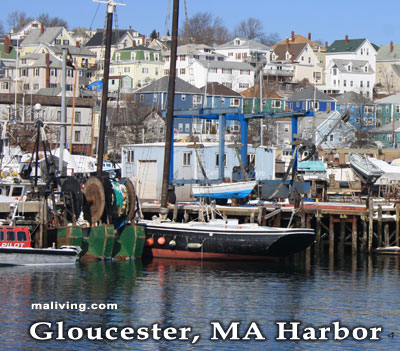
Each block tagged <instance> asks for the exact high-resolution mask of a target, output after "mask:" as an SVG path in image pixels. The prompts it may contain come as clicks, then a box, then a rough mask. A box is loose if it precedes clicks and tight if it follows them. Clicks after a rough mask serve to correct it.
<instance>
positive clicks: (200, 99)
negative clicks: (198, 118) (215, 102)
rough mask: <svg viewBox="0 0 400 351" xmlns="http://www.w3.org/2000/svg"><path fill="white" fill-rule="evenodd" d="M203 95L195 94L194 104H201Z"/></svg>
mask: <svg viewBox="0 0 400 351" xmlns="http://www.w3.org/2000/svg"><path fill="white" fill-rule="evenodd" d="M201 101H202V96H201V95H193V105H201Z"/></svg>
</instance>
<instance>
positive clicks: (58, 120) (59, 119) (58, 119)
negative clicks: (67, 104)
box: [57, 111, 61, 122]
mask: <svg viewBox="0 0 400 351" xmlns="http://www.w3.org/2000/svg"><path fill="white" fill-rule="evenodd" d="M57 122H61V111H57Z"/></svg>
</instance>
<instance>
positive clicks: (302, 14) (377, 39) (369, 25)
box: [0, 0, 400, 46]
mask: <svg viewBox="0 0 400 351" xmlns="http://www.w3.org/2000/svg"><path fill="white" fill-rule="evenodd" d="M1 1H2V2H3V3H2V11H1V13H0V22H2V24H3V27H4V29H5V30H6V31H8V30H9V27H8V24H7V17H8V15H9V14H10V13H12V12H14V11H24V12H25V13H26V14H27V16H29V17H36V16H39V15H40V14H42V13H47V14H48V15H49V16H50V17H59V18H61V19H63V20H65V21H66V22H67V23H68V26H69V29H72V28H75V27H78V26H81V27H87V28H89V27H92V28H93V29H95V28H103V27H104V21H105V9H106V7H105V5H104V4H98V3H94V2H93V0H64V1H61V0H35V1H33V0H1ZM117 2H119V3H124V4H126V6H118V7H117V26H118V28H120V29H128V28H129V26H132V29H135V30H137V31H138V32H140V33H142V34H146V35H147V36H149V35H150V33H151V31H152V30H153V29H155V30H156V31H157V32H160V34H166V31H167V28H170V27H171V20H172V15H170V16H169V15H168V14H169V13H171V11H169V8H170V6H171V8H172V2H173V0H117ZM186 2H187V11H188V16H189V17H191V16H193V15H194V14H196V13H197V12H210V13H211V14H212V15H213V16H215V17H217V16H218V17H220V18H221V19H222V21H223V24H224V25H225V26H226V27H227V28H228V29H229V30H233V29H234V27H235V26H236V25H237V24H238V23H239V22H240V21H242V20H245V19H247V18H249V17H254V18H257V19H259V20H260V21H261V23H262V24H263V26H264V32H265V33H266V34H268V33H278V35H279V37H280V38H281V39H282V40H283V39H285V38H286V37H289V36H290V35H291V32H292V31H294V32H295V33H296V34H302V35H304V36H307V35H308V33H311V38H312V39H313V40H320V41H321V42H322V43H325V41H328V44H331V43H332V42H333V41H334V40H336V39H344V38H345V36H346V35H348V36H349V39H359V38H367V39H368V40H369V41H371V42H372V43H374V44H376V45H378V46H379V45H382V44H389V43H390V41H393V42H394V43H400V26H399V25H398V21H399V20H398V16H399V10H400V1H399V0H380V1H376V0H363V1H361V0H335V1H328V0H303V1H298V0H286V1H276V0H273V1H269V0H246V1H243V0H186ZM170 4H171V5H170ZM179 16H180V25H181V26H182V24H183V21H184V19H185V11H184V1H183V0H181V1H180V15H179Z"/></svg>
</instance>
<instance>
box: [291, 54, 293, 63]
mask: <svg viewBox="0 0 400 351" xmlns="http://www.w3.org/2000/svg"><path fill="white" fill-rule="evenodd" d="M291 61H292V63H294V54H292V57H291Z"/></svg>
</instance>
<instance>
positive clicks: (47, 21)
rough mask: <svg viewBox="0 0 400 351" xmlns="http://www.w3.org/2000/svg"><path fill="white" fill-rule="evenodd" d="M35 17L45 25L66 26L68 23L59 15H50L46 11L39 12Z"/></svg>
mask: <svg viewBox="0 0 400 351" xmlns="http://www.w3.org/2000/svg"><path fill="white" fill-rule="evenodd" d="M37 19H38V20H39V21H40V22H41V23H43V25H44V26H45V27H65V28H68V23H67V22H66V21H64V20H63V19H61V18H59V17H50V16H49V15H48V14H47V13H42V14H40V15H39V16H38V17H37Z"/></svg>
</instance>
